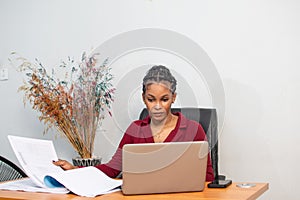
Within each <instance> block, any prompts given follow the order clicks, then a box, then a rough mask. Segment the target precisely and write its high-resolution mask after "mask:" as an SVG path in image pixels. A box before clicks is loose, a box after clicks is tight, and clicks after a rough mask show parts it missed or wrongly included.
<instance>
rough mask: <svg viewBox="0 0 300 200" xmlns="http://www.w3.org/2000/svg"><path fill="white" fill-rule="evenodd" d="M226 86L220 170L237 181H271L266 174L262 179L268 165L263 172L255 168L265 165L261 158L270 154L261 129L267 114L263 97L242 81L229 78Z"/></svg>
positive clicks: (260, 168)
mask: <svg viewBox="0 0 300 200" xmlns="http://www.w3.org/2000/svg"><path fill="white" fill-rule="evenodd" d="M223 83H224V88H225V95H226V113H225V123H224V127H223V131H222V133H221V135H220V136H219V137H220V140H219V141H220V161H221V162H220V163H221V164H220V165H221V170H220V171H221V172H222V173H225V174H226V175H227V176H228V177H230V178H232V179H233V180H234V181H247V180H248V181H249V180H256V179H258V180H264V181H267V180H265V175H266V174H264V177H260V175H261V173H260V172H261V171H264V170H263V169H262V167H263V166H264V165H261V164H260V167H259V169H254V168H253V163H258V162H259V163H262V162H264V160H261V159H265V158H266V157H268V155H270V151H269V150H268V149H266V148H267V146H266V145H265V142H266V136H265V135H263V133H261V130H260V129H261V127H262V125H263V124H262V117H263V115H264V110H263V106H262V99H261V96H260V94H259V93H258V92H257V91H256V90H255V88H253V87H251V86H249V85H246V84H243V83H241V82H237V81H235V80H232V79H225V80H224V81H223ZM265 160H266V159H265ZM266 166H267V165H266ZM256 170H259V173H256ZM266 171H267V170H266ZM249 172H250V173H249ZM267 173H268V171H267ZM255 176H257V177H255Z"/></svg>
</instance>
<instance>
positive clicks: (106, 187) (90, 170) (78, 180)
mask: <svg viewBox="0 0 300 200" xmlns="http://www.w3.org/2000/svg"><path fill="white" fill-rule="evenodd" d="M50 177H52V178H54V179H55V180H57V181H58V182H60V183H61V184H63V185H64V186H65V187H66V188H68V189H69V190H70V191H72V192H74V193H75V194H77V195H80V196H87V197H94V196H97V195H101V194H106V193H109V192H113V191H117V190H120V189H117V190H115V188H117V187H119V186H121V185H122V180H116V179H112V178H110V177H108V176H107V175H106V174H104V173H103V172H102V171H100V170H99V169H97V168H95V167H84V168H79V169H73V170H68V171H64V172H62V173H51V174H49V176H46V177H45V179H47V178H50Z"/></svg>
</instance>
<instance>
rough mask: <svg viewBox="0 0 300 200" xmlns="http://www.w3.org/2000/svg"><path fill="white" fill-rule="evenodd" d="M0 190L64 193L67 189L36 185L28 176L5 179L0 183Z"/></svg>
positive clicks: (67, 191)
mask: <svg viewBox="0 0 300 200" xmlns="http://www.w3.org/2000/svg"><path fill="white" fill-rule="evenodd" d="M0 189H1V190H18V191H25V192H47V193H56V194H66V193H69V190H67V189H66V188H43V187H39V186H37V185H36V184H35V183H34V182H33V181H32V180H31V179H30V178H25V179H19V180H14V181H7V182H4V183H0Z"/></svg>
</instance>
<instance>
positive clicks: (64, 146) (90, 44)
mask: <svg viewBox="0 0 300 200" xmlns="http://www.w3.org/2000/svg"><path fill="white" fill-rule="evenodd" d="M299 10H300V2H299V1H297V0H272V1H271V0H227V1H222V0H206V1H204V0H102V1H100V0H99V1H96V0H93V1H90V0H85V1H83V0H82V1H75V0H68V1H61V0H53V1H46V0H27V1H17V0H0V27H1V28H0V68H2V67H6V68H8V69H9V80H7V81H0V97H1V100H0V102H1V103H0V140H1V146H0V152H1V155H4V156H6V157H8V158H9V159H11V160H13V161H15V162H17V161H16V158H15V156H14V155H13V153H12V150H11V147H10V146H9V144H8V140H7V135H8V134H13V135H21V136H29V137H34V138H42V139H53V140H54V143H55V148H56V150H57V153H58V155H59V157H60V158H63V159H68V160H70V159H71V158H72V157H74V156H76V153H75V152H74V150H73V149H72V147H71V146H70V145H69V144H68V142H67V141H66V140H65V139H64V138H61V137H60V136H55V134H54V132H55V131H53V132H52V133H51V132H50V133H49V134H47V135H45V136H43V134H42V132H43V128H44V127H43V124H42V123H40V122H39V121H38V119H37V113H36V112H35V111H33V110H32V109H31V108H30V106H29V105H28V104H27V106H26V107H25V108H24V106H23V102H22V98H23V95H22V93H18V92H17V89H18V87H19V86H20V85H21V84H22V75H21V74H20V73H19V72H17V71H16V69H15V68H14V67H13V66H11V65H10V63H9V62H8V57H9V56H10V53H11V52H12V51H16V52H18V53H19V54H21V55H22V56H24V57H26V58H28V59H30V60H34V58H39V59H40V60H41V61H42V62H43V63H44V64H45V65H47V66H48V67H53V66H56V65H58V63H59V61H60V60H63V59H65V58H67V56H74V57H78V58H79V57H80V55H81V53H82V52H83V51H85V50H90V49H91V48H96V47H97V46H98V45H100V44H102V43H103V42H105V41H106V40H108V39H109V38H111V37H112V36H115V35H117V34H120V33H123V32H126V31H130V30H135V29H139V28H159V29H168V30H172V31H175V32H178V33H180V34H183V35H185V36H187V37H188V38H190V39H191V40H193V41H195V42H196V43H197V44H199V45H200V46H201V47H202V48H203V49H204V50H205V52H206V53H207V55H208V56H209V57H210V58H211V59H212V61H213V63H214V64H215V66H216V69H217V70H218V72H219V74H220V77H221V79H222V82H223V85H224V91H225V100H226V109H225V110H226V113H225V121H224V124H222V128H221V130H220V132H221V134H220V171H221V173H222V174H225V175H226V176H227V178H229V179H232V180H233V181H234V182H240V181H241V182H248V181H249V182H269V183H270V189H269V190H268V191H267V192H266V193H265V194H264V195H263V196H262V197H261V198H260V199H297V198H298V197H299V189H298V180H299V179H300V175H299V173H298V169H299V167H298V166H299V159H298V158H299V152H300V147H299V142H300V140H299V139H300V136H299V135H300V134H299V116H298V114H299V112H300V101H299V100H300V99H299V97H300V80H299V78H298V76H299V64H300V61H299V57H300V55H299V52H300V37H299V35H300V25H299V24H300V14H299ZM174 42H176V41H174ZM146 53H147V52H145V53H144V54H146ZM133 57H136V56H133ZM162 57H167V56H165V55H162ZM130 59H134V58H130ZM130 59H129V61H128V60H127V63H128V62H130ZM120 62H121V61H120ZM121 63H122V62H121ZM124 63H125V61H124ZM142 75H143V74H142ZM142 75H141V77H142ZM183 75H185V76H189V74H188V73H187V74H183ZM116 76H118V75H117V74H116ZM187 79H188V77H187ZM129 83H130V80H129ZM137 89H139V88H138V87H137ZM122 92H123V93H125V92H129V91H120V92H119V94H118V95H119V96H122V95H120V93H122ZM179 92H180V91H179ZM138 93H139V91H138V90H137V91H136V94H138ZM136 96H138V95H135V94H134V95H132V97H133V100H130V101H127V102H128V103H130V102H131V101H133V102H140V103H137V106H136V107H134V108H133V109H131V111H130V114H129V115H130V117H128V118H130V119H134V118H137V116H138V113H139V111H140V109H141V106H142V103H141V101H140V100H136V99H134V98H136ZM121 100H122V99H121ZM121 100H120V101H121ZM198 106H200V107H201V106H204V107H205V106H209V103H205V102H204V103H203V104H202V103H201V101H200V103H199V105H198ZM107 120H109V119H107ZM110 120H111V119H110ZM118 120H119V121H118V123H117V124H121V126H122V127H123V126H127V125H128V124H129V122H130V120H125V119H124V120H123V121H122V119H118ZM104 124H105V123H104ZM104 127H105V126H104ZM108 127H109V126H108ZM119 129H120V130H122V129H123V128H119ZM99 132H101V130H100V131H99ZM102 132H106V133H105V134H99V136H98V137H97V141H96V148H95V155H98V156H101V157H103V160H104V161H107V160H109V158H110V156H111V155H112V154H113V153H114V151H115V148H116V145H117V143H118V141H119V139H120V137H121V133H115V132H113V131H111V130H110V129H109V128H107V129H105V128H103V130H102ZM108 132H109V133H108ZM33 153H34V152H33Z"/></svg>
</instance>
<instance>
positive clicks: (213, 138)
mask: <svg viewBox="0 0 300 200" xmlns="http://www.w3.org/2000/svg"><path fill="white" fill-rule="evenodd" d="M171 112H172V113H174V112H181V113H182V114H183V115H184V116H185V117H186V118H188V119H190V120H194V121H196V122H198V123H200V124H201V126H202V127H203V129H204V131H205V133H206V137H207V141H208V144H209V149H210V157H211V162H212V167H213V170H214V175H215V179H217V178H218V177H219V170H218V118H217V111H216V109H214V108H171ZM147 115H148V110H147V109H146V108H144V109H143V110H142V112H141V113H140V116H139V119H144V118H145V117H146V116H147Z"/></svg>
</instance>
